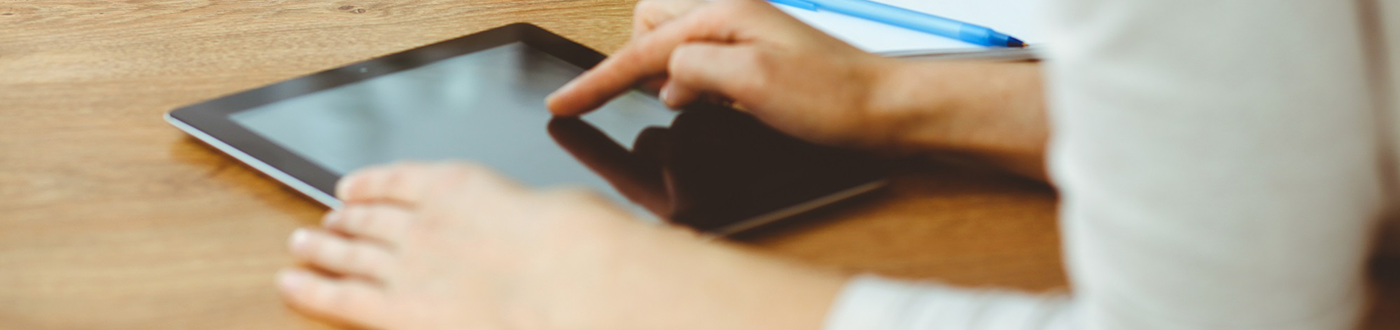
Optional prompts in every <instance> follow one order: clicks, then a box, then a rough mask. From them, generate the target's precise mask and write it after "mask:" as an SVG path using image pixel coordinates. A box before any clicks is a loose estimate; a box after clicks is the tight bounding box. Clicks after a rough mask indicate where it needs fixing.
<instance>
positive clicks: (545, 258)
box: [280, 164, 645, 329]
mask: <svg viewBox="0 0 1400 330" xmlns="http://www.w3.org/2000/svg"><path fill="white" fill-rule="evenodd" d="M337 195H339V196H340V197H341V199H342V200H343V201H344V202H345V203H346V204H345V207H344V208H343V209H341V210H340V211H336V212H332V213H330V214H328V215H327V216H326V219H325V222H326V223H325V225H326V227H327V228H326V229H328V230H306V229H303V230H300V231H298V232H297V233H296V234H294V235H293V240H292V243H291V244H292V245H291V249H292V252H293V254H294V255H295V256H296V257H297V258H299V259H301V260H302V261H305V262H307V263H309V264H311V265H312V266H315V267H317V268H320V269H323V270H324V271H325V273H328V275H330V276H327V274H318V273H314V272H309V271H305V270H288V271H284V272H283V273H282V274H281V276H280V284H281V288H282V290H283V292H284V293H285V294H286V295H287V298H288V301H289V302H291V303H292V304H293V305H295V306H296V307H299V308H301V309H303V310H306V311H309V312H312V313H316V314H320V315H322V316H329V317H331V318H335V319H341V320H345V321H350V322H352V323H356V324H361V325H368V326H371V327H375V328H392V329H446V328H460V327H462V326H463V325H468V324H470V325H476V326H480V327H479V328H481V329H538V328H541V327H540V324H536V323H540V322H542V323H547V324H555V323H558V324H590V323H591V322H593V321H591V320H589V319H592V318H595V317H597V316H599V315H598V314H594V313H570V312H572V311H579V310H578V309H570V308H554V307H552V306H550V305H559V304H571V303H572V304H578V303H580V302H587V301H598V300H607V299H608V298H609V296H610V295H611V294H613V293H614V292H611V291H609V289H612V288H617V287H618V284H620V283H617V281H620V280H625V277H619V276H616V275H618V274H607V273H605V272H610V271H612V270H616V269H619V268H623V267H629V265H623V264H618V263H619V262H622V261H624V260H620V258H618V256H619V255H620V254H621V252H622V251H619V249H622V248H623V247H624V246H627V245H628V244H629V243H628V242H630V241H632V240H635V239H637V238H639V236H638V235H635V234H640V233H642V232H644V230H643V229H645V228H641V226H642V225H641V223H639V222H636V221H633V220H632V217H631V216H630V215H629V214H628V213H626V212H624V211H622V210H620V209H618V208H616V207H613V206H612V205H610V204H608V203H605V201H604V200H603V199H601V198H599V197H597V196H595V195H594V194H591V193H587V192H582V191H577V190H551V191H545V192H535V191H530V190H527V189H525V188H524V187H521V186H519V185H517V184H516V183H514V182H510V181H509V180H507V179H505V178H502V177H500V176H498V175H496V174H495V173H493V172H491V171H489V170H486V169H483V168H479V167H476V166H470V165H462V164H432V165H425V164H400V165H395V166H390V167H382V168H374V169H369V170H366V171H363V172H361V173H359V174H355V175H352V176H349V177H347V179H345V180H344V181H343V182H342V183H341V184H340V186H339V187H338V189H337ZM596 307H597V308H595V309H600V308H608V307H610V306H596ZM611 307H613V308H617V307H622V306H611ZM544 311H557V312H560V313H558V314H545V315H541V314H542V313H541V312H544Z"/></svg>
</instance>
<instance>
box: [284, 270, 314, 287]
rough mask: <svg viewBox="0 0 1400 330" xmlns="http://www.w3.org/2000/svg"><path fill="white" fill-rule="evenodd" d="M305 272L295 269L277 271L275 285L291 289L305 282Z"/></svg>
mask: <svg viewBox="0 0 1400 330" xmlns="http://www.w3.org/2000/svg"><path fill="white" fill-rule="evenodd" d="M306 279H307V275H306V272H303V271H300V270H295V269H283V270H281V271H278V272H277V286H280V287H282V290H293V289H296V288H297V287H300V286H301V285H302V283H306Z"/></svg>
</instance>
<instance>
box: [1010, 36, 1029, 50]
mask: <svg viewBox="0 0 1400 330" xmlns="http://www.w3.org/2000/svg"><path fill="white" fill-rule="evenodd" d="M1006 47H1014V48H1021V47H1026V43H1025V42H1021V39H1016V38H1014V37H1006Z"/></svg>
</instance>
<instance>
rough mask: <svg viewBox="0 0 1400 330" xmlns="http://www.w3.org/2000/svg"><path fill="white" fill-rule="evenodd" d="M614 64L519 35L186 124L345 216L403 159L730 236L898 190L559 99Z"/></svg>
mask: <svg viewBox="0 0 1400 330" xmlns="http://www.w3.org/2000/svg"><path fill="white" fill-rule="evenodd" d="M603 58H604V55H603V54H601V53H599V52H597V51H594V50H592V49H589V48H587V47H585V46H583V45H580V44H578V43H575V42H572V41H569V40H567V39H564V38H563V37H560V36H558V35H555V34H553V33H550V32H548V31H545V30H543V29H541V28H539V27H536V26H534V25H529V24H523V23H521V24H512V25H507V26H504V27H499V28H495V29H492V30H488V31H485V32H481V33H477V34H473V35H469V36H465V37H461V38H457V39H453V40H448V41H444V42H441V43H437V44H432V45H428V46H424V47H421V48H417V49H413V50H409V51H405V52H402V53H398V54H393V55H388V56H384V57H381V58H377V59H373V60H369V61H365V62H361V63H356V64H352V65H349V66H345V67H342V68H337V69H333V70H328V71H324V72H320V73H316V74H312V75H309V76H305V77H300V78H296V79H292V80H289V81H285V82H281V83H277V84H273V85H270V86H266V87H262V88H257V89H253V90H249V91H245V92H241V93H238V94H234V95H230V96H226V97H222V98H219V99H215V100H211V101H207V102H203V103H199V104H195V105H191V106H187V107H183V108H180V109H176V110H174V111H171V112H170V113H168V114H166V120H167V121H169V122H170V123H171V124H172V125H174V126H175V127H177V128H179V129H181V130H183V131H185V132H186V133H188V134H190V135H192V136H194V137H195V138H198V139H199V140H200V141H203V142H205V143H207V144H209V145H210V146H213V147H214V148H216V149H218V150H220V151H223V152H224V153H227V154H228V155H230V156H232V157H234V158H236V159H238V160H239V161H242V162H243V163H246V164H248V165H249V166H251V167H253V168H254V169H257V170H258V171H261V172H263V173H265V174H267V175H268V176H270V177H271V178H273V179H275V180H277V181H280V182H281V183H283V184H285V185H287V186H289V187H291V188H293V189H295V190H296V191H299V192H301V193H303V194H305V195H307V196H309V197H311V198H312V199H314V200H316V201H318V202H320V203H322V204H325V205H326V206H328V207H331V208H338V207H340V201H338V200H336V198H335V197H334V196H333V193H334V187H335V183H336V180H338V179H339V178H340V177H341V176H343V175H345V174H346V173H350V172H353V171H355V170H356V169H360V168H363V167H366V166H370V165H376V164H383V163H391V162H395V161H400V160H423V161H439V160H462V161H471V162H476V163H481V164H485V165H487V166H489V167H491V168H494V169H496V170H498V171H500V172H502V173H504V174H505V175H507V176H509V177H512V178H514V179H516V180H519V181H521V182H523V183H525V184H527V185H530V186H534V187H551V186H569V185H572V186H584V187H588V188H591V189H593V190H596V191H598V192H600V193H602V194H604V195H606V196H608V197H609V198H611V199H613V200H615V201H617V202H618V203H622V204H623V205H628V206H630V207H631V208H632V209H633V210H635V211H637V213H639V214H650V215H652V217H653V218H654V219H659V220H665V221H671V222H674V223H677V224H682V225H686V226H690V227H693V228H695V229H697V230H700V231H703V232H707V233H711V234H716V235H726V234H732V233H735V232H739V231H742V230H746V229H749V228H754V227H756V226H758V225H761V224H764V223H768V222H772V221H775V220H779V219H782V218H786V217H788V216H791V215H794V214H797V213H801V212H804V211H807V210H811V209H814V208H817V207H820V206H823V205H827V204H831V203H833V202H836V201H839V200H843V199H846V198H849V197H852V196H855V195H859V194H862V193H865V192H869V191H872V190H876V189H877V188H879V187H881V186H882V185H883V184H884V183H885V174H884V173H885V171H884V168H885V167H884V166H883V164H882V163H881V161H880V160H878V159H877V158H875V157H871V156H869V155H866V154H862V153H859V152H854V151H849V150H842V149H837V148H830V147H824V146H818V145H813V144H809V143H805V142H802V141H799V140H797V139H794V138H792V137H790V136H787V135H784V134H782V133H779V132H777V131H775V130H773V129H771V128H769V127H768V126H766V125H764V124H762V123H760V122H759V121H757V120H755V119H754V118H752V117H750V116H748V115H746V114H744V113H742V112H739V111H735V110H733V109H729V108H724V107H721V106H716V105H703V104H700V105H694V106H690V107H688V108H686V109H683V110H681V111H676V110H671V109H668V108H667V107H666V106H665V105H664V104H662V103H661V102H660V101H659V100H657V98H656V97H655V95H654V94H651V93H648V92H644V91H641V90H634V91H631V92H628V93H626V94H624V95H622V96H620V97H618V98H617V99H615V100H613V101H611V102H610V103H608V104H606V105H605V106H603V107H602V108H600V109H598V110H597V111H594V112H591V113H589V114H586V115H584V116H582V117H578V118H556V117H552V116H551V115H550V113H549V111H548V110H547V109H546V108H545V106H544V99H545V97H546V95H548V94H549V93H551V92H553V91H554V90H555V89H557V88H558V87H560V86H562V85H563V84H564V83H567V82H568V81H570V80H571V79H573V78H574V77H576V76H578V75H579V74H581V73H582V72H583V71H584V70H585V69H586V68H590V67H592V66H593V65H595V64H597V63H598V62H599V61H601V60H603Z"/></svg>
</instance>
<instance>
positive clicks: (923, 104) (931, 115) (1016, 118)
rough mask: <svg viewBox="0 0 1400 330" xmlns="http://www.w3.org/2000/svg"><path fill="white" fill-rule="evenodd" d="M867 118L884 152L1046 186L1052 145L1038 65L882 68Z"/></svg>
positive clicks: (889, 63) (936, 64)
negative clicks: (972, 166)
mask: <svg viewBox="0 0 1400 330" xmlns="http://www.w3.org/2000/svg"><path fill="white" fill-rule="evenodd" d="M881 70H882V71H883V75H884V77H883V78H882V79H880V80H879V81H880V83H879V86H875V88H874V89H873V93H874V96H873V97H872V98H871V101H870V102H871V103H872V104H871V105H870V108H871V111H873V113H875V115H876V116H877V117H879V118H881V122H884V123H885V125H883V126H885V130H886V133H888V138H887V139H886V140H887V142H886V144H887V145H886V146H883V147H885V148H887V149H894V150H897V151H900V152H903V153H912V154H925V153H937V154H941V155H956V156H962V157H968V158H972V159H975V160H978V161H982V162H986V163H990V164H993V165H996V166H999V167H1002V168H1005V169H1007V170H1010V171H1013V172H1016V173H1019V174H1022V175H1026V176H1030V177H1033V178H1038V179H1044V178H1045V177H1046V175H1045V165H1044V158H1045V147H1046V143H1047V140H1048V138H1049V125H1048V122H1047V121H1046V109H1045V101H1044V96H1043V93H1042V90H1041V73H1040V64H1039V63H1031V62H1017V63H1009V62H954V61H895V60H891V61H887V62H886V63H885V64H884V66H883V68H882V69H881Z"/></svg>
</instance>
